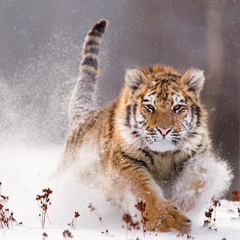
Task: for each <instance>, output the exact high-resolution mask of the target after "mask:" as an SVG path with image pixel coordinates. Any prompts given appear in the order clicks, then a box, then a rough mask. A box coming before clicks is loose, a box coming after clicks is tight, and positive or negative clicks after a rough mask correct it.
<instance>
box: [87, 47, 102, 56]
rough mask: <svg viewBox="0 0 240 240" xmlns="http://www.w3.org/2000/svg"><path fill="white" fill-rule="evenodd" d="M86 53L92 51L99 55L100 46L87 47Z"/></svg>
mask: <svg viewBox="0 0 240 240" xmlns="http://www.w3.org/2000/svg"><path fill="white" fill-rule="evenodd" d="M86 53H92V54H95V55H98V54H99V48H96V47H92V48H85V49H84V54H86Z"/></svg>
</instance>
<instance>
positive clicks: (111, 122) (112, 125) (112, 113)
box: [108, 103, 116, 139]
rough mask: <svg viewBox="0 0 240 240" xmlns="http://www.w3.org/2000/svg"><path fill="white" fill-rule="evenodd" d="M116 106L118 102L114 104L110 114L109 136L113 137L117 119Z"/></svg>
mask: <svg viewBox="0 0 240 240" xmlns="http://www.w3.org/2000/svg"><path fill="white" fill-rule="evenodd" d="M115 108H116V103H114V104H113V107H112V109H111V111H110V115H109V129H108V131H109V138H110V139H112V138H113V131H114V119H115V110H114V109H115Z"/></svg>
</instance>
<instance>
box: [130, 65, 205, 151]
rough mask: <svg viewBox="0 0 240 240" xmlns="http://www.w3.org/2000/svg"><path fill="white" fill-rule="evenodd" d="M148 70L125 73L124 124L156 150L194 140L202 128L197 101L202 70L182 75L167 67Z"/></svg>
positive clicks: (142, 143) (201, 84) (173, 147)
mask: <svg viewBox="0 0 240 240" xmlns="http://www.w3.org/2000/svg"><path fill="white" fill-rule="evenodd" d="M151 70H152V72H150V71H149V70H146V69H145V70H139V69H138V70H136V69H133V70H129V71H130V73H129V72H128V73H127V75H126V84H127V86H128V87H129V89H130V91H129V97H128V101H127V104H126V112H127V115H126V125H128V126H129V128H130V129H131V134H132V136H134V137H133V139H134V140H135V141H136V142H139V145H144V146H147V147H148V148H150V149H151V150H152V151H156V152H166V151H176V150H178V149H181V148H182V147H186V146H188V145H189V144H191V141H192V143H193V144H194V143H197V142H198V141H197V140H199V138H200V137H201V134H202V128H203V127H204V126H203V125H204V124H202V125H201V124H200V118H201V117H202V115H201V114H202V113H201V105H200V102H199V94H200V91H201V89H202V86H203V81H204V77H203V73H202V71H200V70H196V69H192V70H189V71H188V72H187V73H186V74H185V75H184V76H181V75H180V74H178V73H177V72H176V71H174V70H172V69H170V68H167V67H162V66H157V67H155V68H153V69H151ZM140 143H141V144H140ZM189 148H191V147H190V146H189Z"/></svg>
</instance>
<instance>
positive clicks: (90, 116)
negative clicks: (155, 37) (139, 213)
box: [59, 20, 231, 233]
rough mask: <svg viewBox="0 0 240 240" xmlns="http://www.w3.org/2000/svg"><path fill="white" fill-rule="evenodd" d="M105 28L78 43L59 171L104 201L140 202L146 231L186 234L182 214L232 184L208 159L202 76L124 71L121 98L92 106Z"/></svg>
mask: <svg viewBox="0 0 240 240" xmlns="http://www.w3.org/2000/svg"><path fill="white" fill-rule="evenodd" d="M107 25H108V22H107V21H106V20H101V21H100V22H98V23H96V24H95V25H94V27H93V28H92V30H91V31H90V32H89V33H88V35H87V37H86V39H85V43H84V46H83V52H82V55H83V57H82V61H81V63H80V68H79V76H78V79H77V83H76V86H75V88H74V91H73V94H72V97H71V100H70V104H69V126H70V131H69V136H68V139H67V143H66V148H65V153H64V157H63V160H62V161H61V163H60V165H59V169H60V172H64V171H67V169H70V168H72V169H74V171H75V173H76V175H77V176H78V177H79V179H80V181H82V182H86V183H88V184H95V186H97V187H99V188H101V189H102V190H103V191H104V192H105V194H106V196H107V197H108V198H113V199H114V198H115V199H117V198H118V199H119V201H121V200H122V199H123V200H124V199H127V195H128V194H129V193H131V194H132V196H133V197H134V199H135V200H136V201H137V202H139V201H142V202H144V203H145V205H146V207H145V211H144V217H145V219H147V221H145V229H146V230H147V231H163V232H166V231H171V230H172V229H174V230H177V231H179V232H181V233H187V232H189V231H190V228H191V220H190V219H189V218H188V217H186V216H185V213H187V212H189V211H191V210H192V209H194V208H196V207H197V206H198V204H199V203H200V202H201V201H202V200H206V201H207V200H210V199H211V198H212V197H213V196H214V195H218V194H220V193H222V192H223V191H224V190H226V189H227V188H228V186H229V183H230V180H231V172H230V170H229V168H228V166H227V165H226V164H225V163H223V162H219V161H217V160H215V158H214V156H213V154H212V146H211V140H210V138H209V132H208V123H207V112H206V110H205V108H204V107H203V105H202V104H201V102H200V92H201V90H202V88H203V84H204V75H203V72H202V71H201V70H198V69H190V70H188V71H187V72H186V73H185V74H183V75H182V74H180V73H179V72H177V71H176V70H174V69H172V68H170V67H167V66H162V65H156V66H153V67H149V68H131V69H129V70H127V72H126V76H125V84H124V87H123V89H122V91H121V93H120V96H119V97H118V98H117V99H116V100H115V101H114V102H112V103H110V104H109V105H108V106H106V107H103V108H101V109H97V108H96V107H95V91H96V83H97V76H98V71H99V68H98V64H99V58H98V53H99V44H100V41H101V39H102V36H103V34H104V32H105V29H106V27H107ZM83 149H88V151H87V153H86V151H85V152H84V151H83ZM215 173H216V174H217V175H218V176H217V177H215V176H214V174H215ZM98 176H101V177H99V178H98Z"/></svg>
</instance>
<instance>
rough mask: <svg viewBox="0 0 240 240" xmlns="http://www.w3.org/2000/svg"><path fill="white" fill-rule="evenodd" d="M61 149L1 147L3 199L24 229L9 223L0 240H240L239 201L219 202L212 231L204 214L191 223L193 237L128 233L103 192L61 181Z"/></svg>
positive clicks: (119, 212)
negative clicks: (43, 209)
mask: <svg viewBox="0 0 240 240" xmlns="http://www.w3.org/2000/svg"><path fill="white" fill-rule="evenodd" d="M62 150H63V147H62V146H49V147H46V146H45V147H32V146H31V147H30V146H19V145H12V146H1V147H0V159H1V165H0V182H2V186H1V190H0V194H2V195H4V196H8V197H9V201H8V204H7V207H8V208H9V209H10V211H12V212H13V213H14V217H15V219H16V220H17V221H18V222H22V224H21V225H18V224H16V223H14V224H11V226H10V228H9V229H8V228H4V229H0V240H28V239H29V240H35V239H36V240H41V239H44V237H43V233H46V234H47V235H48V236H47V237H46V238H45V239H46V240H60V239H70V238H64V237H63V232H64V231H65V230H69V231H70V232H71V234H72V235H73V239H103V240H104V239H113V240H115V239H118V240H120V239H123V240H124V239H132V240H136V239H149V240H151V239H164V240H168V239H180V240H181V239H183V240H184V239H195V240H203V239H204V240H206V239H211V240H222V239H224V238H225V239H227V240H238V239H240V217H239V216H238V211H237V209H238V208H240V202H231V201H227V200H221V206H220V207H217V208H216V223H215V227H212V229H208V227H203V222H204V220H205V219H206V218H205V216H204V211H206V210H207V209H205V210H203V211H202V212H198V213H196V214H195V215H194V217H193V218H192V222H193V227H192V231H191V233H190V234H189V236H187V235H184V236H181V235H178V233H177V232H171V233H157V234H156V233H146V234H145V236H144V235H143V232H142V230H131V231H127V230H126V227H125V228H122V226H123V225H124V222H123V221H122V216H123V213H124V212H123V210H121V209H117V208H116V207H114V206H111V205H110V203H109V202H106V201H105V200H104V197H103V196H102V195H101V193H100V192H98V191H97V190H95V189H93V188H91V189H86V188H84V187H83V186H80V185H79V184H76V183H74V181H73V179H72V176H71V174H69V175H67V176H65V178H62V179H58V178H57V174H56V169H57V164H58V161H59V159H60V157H61V153H62ZM44 188H50V189H52V190H53V194H52V195H50V199H51V203H52V204H51V205H50V206H49V212H48V217H49V220H50V222H51V224H50V223H49V221H48V220H47V221H46V224H45V228H44V229H42V227H41V222H40V218H39V213H40V211H39V207H38V203H37V201H36V195H37V194H42V189H44ZM89 203H92V205H93V206H94V207H96V211H92V212H91V211H90V209H89V208H88V205H89ZM75 211H78V212H79V213H80V217H79V218H78V219H77V225H76V228H75V229H73V228H72V227H70V226H68V223H70V222H71V221H72V219H73V217H74V212H75ZM99 217H101V218H102V221H100V219H99ZM215 229H217V230H215Z"/></svg>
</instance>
